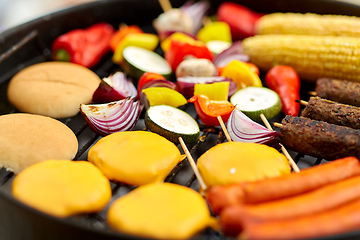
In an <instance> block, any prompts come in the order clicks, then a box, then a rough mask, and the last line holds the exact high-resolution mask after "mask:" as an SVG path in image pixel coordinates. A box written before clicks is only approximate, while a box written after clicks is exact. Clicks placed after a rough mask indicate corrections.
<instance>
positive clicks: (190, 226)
mask: <svg viewBox="0 0 360 240" xmlns="http://www.w3.org/2000/svg"><path fill="white" fill-rule="evenodd" d="M107 221H108V224H109V226H111V227H112V228H114V229H116V230H118V231H120V232H122V233H126V234H131V235H137V236H142V237H146V238H154V239H188V238H190V237H191V236H193V235H194V234H196V233H197V232H199V231H201V230H203V229H205V228H206V227H208V226H212V225H214V224H215V222H216V221H215V219H214V218H212V217H211V216H210V212H209V209H208V207H207V204H206V202H205V200H204V198H203V197H202V196H201V195H200V194H199V193H198V192H196V191H195V190H193V189H190V188H187V187H184V186H181V185H177V184H173V183H155V184H149V185H146V186H141V187H138V188H137V189H135V190H133V191H132V192H130V193H128V194H127V195H124V196H122V197H120V198H118V199H117V200H115V201H114V202H113V203H112V205H110V207H109V209H108V213H107Z"/></svg>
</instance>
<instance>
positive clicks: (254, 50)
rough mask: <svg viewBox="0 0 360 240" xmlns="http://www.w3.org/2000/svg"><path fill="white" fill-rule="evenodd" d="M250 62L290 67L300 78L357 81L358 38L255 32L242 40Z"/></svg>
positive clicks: (359, 62)
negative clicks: (260, 33)
mask: <svg viewBox="0 0 360 240" xmlns="http://www.w3.org/2000/svg"><path fill="white" fill-rule="evenodd" d="M242 48H243V52H244V53H245V54H247V55H249V57H250V62H252V63H254V64H255V65H257V66H258V67H259V68H260V69H261V70H263V71H268V70H269V69H270V68H271V67H273V66H274V65H275V64H280V65H288V66H292V67H293V68H294V69H295V70H296V71H297V72H298V74H299V76H300V77H301V79H303V80H307V81H316V80H317V79H318V78H321V77H327V78H337V79H347V80H350V81H356V82H360V38H352V37H334V36H310V35H281V34H274V35H257V36H254V37H250V38H246V39H244V40H243V42H242Z"/></svg>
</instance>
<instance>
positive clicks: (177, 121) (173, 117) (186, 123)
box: [145, 105, 200, 145]
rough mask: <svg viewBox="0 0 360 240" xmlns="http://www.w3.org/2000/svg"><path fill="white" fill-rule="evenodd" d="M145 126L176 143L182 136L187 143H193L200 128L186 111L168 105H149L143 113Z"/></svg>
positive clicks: (197, 137)
mask: <svg viewBox="0 0 360 240" xmlns="http://www.w3.org/2000/svg"><path fill="white" fill-rule="evenodd" d="M145 125H146V127H147V128H148V129H149V130H150V131H152V132H154V133H157V134H159V135H161V136H163V137H165V138H166V139H168V140H169V141H171V142H173V143H175V144H178V143H179V139H178V138H179V137H182V139H183V140H184V142H185V143H186V144H188V145H194V144H195V143H196V142H197V141H198V139H199V136H200V128H199V125H198V124H197V122H196V121H195V119H194V118H192V117H191V116H190V115H189V114H188V113H187V112H184V111H182V110H180V109H178V108H175V107H172V106H168V105H156V106H151V107H150V108H149V109H148V110H147V111H146V115H145Z"/></svg>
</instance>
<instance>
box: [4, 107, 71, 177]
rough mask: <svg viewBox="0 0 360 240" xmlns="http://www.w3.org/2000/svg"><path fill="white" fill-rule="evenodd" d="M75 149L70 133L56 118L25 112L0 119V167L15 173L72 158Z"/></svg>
mask: <svg viewBox="0 0 360 240" xmlns="http://www.w3.org/2000/svg"><path fill="white" fill-rule="evenodd" d="M77 150H78V141H77V138H76V136H75V134H74V132H73V131H72V130H71V129H70V128H69V127H68V126H66V125H65V124H63V123H62V122H60V121H58V120H56V119H53V118H50V117H45V116H40V115H35V114H27V113H14V114H6V115H1V116H0V167H6V168H8V169H9V170H11V171H13V172H14V173H15V174H16V173H19V172H20V171H22V170H23V169H25V168H27V167H29V166H31V165H33V164H35V163H38V162H41V161H45V160H47V159H73V158H74V157H75V155H76V153H77Z"/></svg>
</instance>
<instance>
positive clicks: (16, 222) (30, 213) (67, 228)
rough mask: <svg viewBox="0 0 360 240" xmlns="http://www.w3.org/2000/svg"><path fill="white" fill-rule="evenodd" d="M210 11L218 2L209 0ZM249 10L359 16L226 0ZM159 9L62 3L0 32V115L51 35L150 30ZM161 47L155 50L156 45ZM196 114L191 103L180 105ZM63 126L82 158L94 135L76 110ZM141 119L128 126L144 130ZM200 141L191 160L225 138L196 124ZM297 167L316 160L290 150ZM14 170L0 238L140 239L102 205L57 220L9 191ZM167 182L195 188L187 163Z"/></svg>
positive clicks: (118, 2) (336, 6) (354, 9)
mask: <svg viewBox="0 0 360 240" xmlns="http://www.w3.org/2000/svg"><path fill="white" fill-rule="evenodd" d="M209 2H210V4H211V9H210V12H209V14H214V13H215V12H216V9H217V7H218V6H219V4H220V3H221V2H223V1H220V0H213V1H211V0H210V1H209ZM232 2H236V3H239V4H242V5H245V6H247V7H250V8H252V9H253V10H255V11H258V12H263V13H270V12H277V11H283V12H302V13H305V12H314V13H320V14H344V15H354V16H360V6H356V5H352V4H349V3H343V2H337V1H327V0H302V1H300V0H253V1H251V2H250V1H245V0H238V1H232ZM171 3H172V5H173V7H180V6H181V5H182V4H184V3H185V1H180V0H172V1H171ZM161 12H162V9H161V7H160V5H159V3H158V1H157V0H111V1H110V0H109V1H96V2H90V3H86V4H83V5H78V6H75V7H71V8H67V9H64V10H61V11H58V12H54V13H51V14H48V15H45V16H43V17H41V18H38V19H35V20H33V21H30V22H27V23H25V24H22V25H19V26H17V27H14V28H11V29H8V30H6V31H4V32H2V33H1V34H0V54H1V55H0V114H9V113H15V112H17V110H16V109H15V108H14V107H12V106H11V105H10V104H9V102H8V101H7V96H6V89H7V85H8V82H9V80H10V79H11V77H12V76H13V75H15V74H16V73H17V72H18V71H20V70H21V69H23V68H25V67H27V66H30V65H32V64H35V63H39V62H43V61H48V60H49V56H50V53H51V52H50V50H49V49H50V46H51V43H52V42H53V40H54V39H55V38H56V37H57V36H59V35H61V34H63V33H66V32H68V31H70V30H72V29H75V28H86V27H88V26H89V25H91V24H94V23H97V22H100V21H104V22H108V23H110V24H112V25H113V26H114V27H115V28H117V26H118V25H119V24H120V23H122V22H124V23H126V24H128V25H132V24H136V25H139V26H140V27H141V28H142V29H143V30H144V31H145V32H154V33H155V30H154V29H153V27H152V26H151V21H152V19H154V18H156V17H157V16H158V15H159V14H160V13H161ZM157 51H158V52H159V51H161V50H160V49H158V50H157ZM159 53H160V52H159ZM92 70H93V71H94V72H95V73H96V74H98V75H99V76H100V77H101V78H102V77H107V76H109V75H110V74H111V73H114V72H115V71H118V70H121V69H120V68H119V67H118V66H117V65H115V64H113V63H112V61H111V54H108V55H106V56H105V57H104V58H103V59H102V61H101V62H100V63H99V64H98V65H97V66H96V67H95V68H94V69H92ZM313 89H314V85H313V84H307V83H303V85H302V90H301V91H302V92H301V95H302V99H308V98H309V96H308V95H307V92H308V91H310V90H313ZM186 110H187V111H188V112H189V113H190V114H191V115H192V116H193V117H195V118H196V112H195V110H194V109H193V108H192V107H189V108H188V109H186ZM59 120H60V121H62V122H63V123H65V124H66V125H68V126H69V127H70V128H71V129H72V130H73V131H74V133H75V134H76V136H77V138H78V141H79V151H78V154H77V156H76V157H75V160H86V159H87V151H88V149H89V147H90V146H91V145H92V144H93V143H95V142H96V141H97V140H98V139H99V138H100V137H99V136H98V135H96V134H95V133H93V132H92V131H91V130H90V129H89V128H88V127H87V126H86V123H85V122H84V120H83V118H82V116H81V114H78V115H77V116H75V117H72V118H66V119H59ZM144 127H145V125H144V122H143V120H142V119H140V120H139V122H138V123H137V125H136V126H135V128H134V130H139V129H144ZM201 134H203V137H202V139H203V140H204V142H199V144H198V145H197V146H196V147H195V148H193V149H192V150H191V153H192V155H193V157H194V159H197V157H199V156H200V155H201V154H202V153H204V152H205V151H206V150H207V149H208V148H210V147H211V146H213V145H214V144H216V143H219V142H222V141H224V139H225V137H224V136H223V134H222V132H221V131H219V130H218V129H217V130H216V129H206V128H204V126H202V133H201ZM290 154H291V155H292V156H293V157H294V159H295V161H297V162H298V165H299V167H300V168H305V167H308V166H312V165H315V164H320V163H321V162H322V159H315V158H312V157H309V156H303V155H301V154H297V153H294V152H290ZM13 178H14V174H13V173H11V172H9V171H6V170H5V169H0V239H1V240H18V239H19V240H20V239H21V240H22V239H24V240H33V239H34V240H43V239H44V240H45V239H46V240H47V239H51V240H57V239H59V240H60V239H61V240H65V239H66V240H73V239H74V240H75V239H76V240H81V239H86V240H92V239H94V240H95V239H97V240H100V239H101V240H115V239H117V240H119V239H142V238H139V237H135V236H128V235H124V234H120V233H116V232H114V231H112V230H111V229H109V228H108V226H107V225H106V223H105V214H106V209H105V210H104V211H102V212H101V213H99V214H88V215H81V216H75V217H70V218H67V219H58V218H55V217H52V216H49V215H46V214H44V213H41V212H39V211H37V210H35V209H32V208H30V207H28V206H26V205H24V204H22V203H20V202H18V201H17V200H15V199H14V198H13V197H12V196H11V183H12V179H13ZM166 181H168V182H174V183H178V184H181V185H185V186H188V187H191V188H193V189H195V190H198V188H199V186H198V183H197V180H196V179H195V177H194V174H193V172H192V170H191V168H190V166H189V164H187V163H182V164H180V165H178V166H177V168H176V169H175V170H174V171H173V172H172V173H171V174H170V175H169V176H168V178H167V179H166ZM111 186H112V191H113V198H112V200H115V199H116V198H118V197H119V196H122V195H124V194H126V193H127V192H129V191H131V190H132V189H133V188H132V187H130V186H124V185H119V184H116V183H111ZM193 239H214V240H215V239H219V240H220V239H224V240H225V239H227V238H225V237H224V236H222V235H221V234H219V233H217V232H214V231H213V230H211V229H206V230H205V231H204V232H202V233H200V234H198V235H196V236H194V238H193ZM317 239H319V240H320V239H324V240H325V239H334V240H335V239H360V230H359V231H354V232H349V233H346V234H341V235H336V236H331V237H324V238H317Z"/></svg>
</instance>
